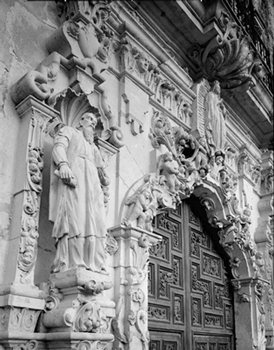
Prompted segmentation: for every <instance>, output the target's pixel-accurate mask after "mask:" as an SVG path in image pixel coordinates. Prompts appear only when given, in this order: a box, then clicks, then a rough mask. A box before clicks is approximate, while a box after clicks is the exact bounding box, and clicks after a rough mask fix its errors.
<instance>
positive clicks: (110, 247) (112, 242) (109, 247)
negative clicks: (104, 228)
mask: <svg viewBox="0 0 274 350" xmlns="http://www.w3.org/2000/svg"><path fill="white" fill-rule="evenodd" d="M118 249H119V246H118V242H117V240H116V239H115V238H114V237H111V235H110V234H107V237H106V252H107V253H108V254H109V255H114V254H115V253H116V252H117V251H118Z"/></svg>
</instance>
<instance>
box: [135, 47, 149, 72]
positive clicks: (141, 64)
mask: <svg viewBox="0 0 274 350" xmlns="http://www.w3.org/2000/svg"><path fill="white" fill-rule="evenodd" d="M136 60H137V62H136V63H137V64H136V68H137V70H138V71H139V73H140V74H142V75H143V74H145V73H146V72H147V71H148V67H149V59H148V57H147V55H146V54H145V53H143V52H140V53H139V54H138V55H137V56H136Z"/></svg>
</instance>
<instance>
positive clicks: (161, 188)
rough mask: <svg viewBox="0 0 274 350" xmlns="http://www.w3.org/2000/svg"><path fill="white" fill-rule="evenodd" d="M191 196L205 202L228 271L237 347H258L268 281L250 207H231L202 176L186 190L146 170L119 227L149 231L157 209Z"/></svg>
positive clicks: (131, 191)
mask: <svg viewBox="0 0 274 350" xmlns="http://www.w3.org/2000/svg"><path fill="white" fill-rule="evenodd" d="M163 156H165V155H163ZM173 161H174V160H173ZM170 162H172V161H170ZM174 188H175V187H174ZM147 192H148V195H146V194H147ZM191 198H194V199H195V200H196V202H197V201H199V205H200V208H201V206H202V207H204V211H203V212H204V218H205V221H206V222H207V225H209V226H211V227H212V230H213V232H214V235H215V239H216V238H217V240H218V244H219V246H221V250H222V252H223V257H224V258H225V260H226V265H227V266H228V268H229V271H231V278H232V280H231V283H232V287H233V289H234V309H235V333H236V334H235V336H236V338H237V344H238V347H237V349H240V350H244V349H246V348H250V349H251V348H252V347H255V348H256V346H258V345H257V344H260V343H261V341H262V339H265V326H264V321H263V320H264V318H265V316H264V313H265V310H264V305H263V298H264V294H265V293H264V288H265V286H267V284H268V283H267V281H266V280H264V279H262V275H261V274H260V271H259V268H258V266H259V265H258V263H257V260H256V259H257V248H256V246H255V243H254V241H253V239H252V238H251V236H250V232H249V223H250V217H249V216H250V213H251V212H250V211H249V210H248V207H247V208H245V209H244V210H243V212H241V211H237V210H235V207H234V206H233V203H232V202H233V199H232V200H231V199H230V200H228V199H227V197H226V196H225V193H224V192H223V189H222V187H221V186H219V185H217V184H216V183H214V182H211V181H209V180H206V179H204V180H203V181H201V182H200V183H199V184H195V185H194V186H193V187H192V190H191V191H189V193H188V194H186V192H185V193H184V194H183V195H182V193H180V191H178V192H176V191H175V192H172V191H171V190H170V186H169V185H168V179H167V178H163V175H162V174H161V171H160V172H158V173H157V174H148V175H146V176H144V177H143V178H142V179H139V180H138V181H137V182H136V183H135V184H134V185H133V186H132V187H131V188H130V189H129V191H128V193H127V196H126V198H125V199H124V201H123V208H122V209H121V219H122V220H121V225H122V226H121V227H125V229H130V228H132V229H137V230H144V231H152V230H153V226H152V220H153V218H154V217H155V216H156V215H158V214H160V213H163V212H166V211H170V210H171V209H173V210H174V209H176V206H177V205H178V204H179V203H180V201H182V200H191ZM126 207H127V208H126ZM201 212H202V211H201ZM134 226H137V227H136V228H134ZM148 234H149V232H148ZM252 315H256V320H257V322H253V321H251V320H252Z"/></svg>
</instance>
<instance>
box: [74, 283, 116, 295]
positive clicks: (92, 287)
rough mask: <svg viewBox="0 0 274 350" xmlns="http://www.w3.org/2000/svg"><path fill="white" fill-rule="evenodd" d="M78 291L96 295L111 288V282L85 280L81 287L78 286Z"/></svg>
mask: <svg viewBox="0 0 274 350" xmlns="http://www.w3.org/2000/svg"><path fill="white" fill-rule="evenodd" d="M78 288H79V290H80V291H82V292H85V293H87V294H91V295H97V294H100V293H102V292H103V291H104V290H108V289H110V288H112V283H111V282H97V281H95V280H91V281H89V282H87V283H86V284H85V285H84V286H83V287H78Z"/></svg>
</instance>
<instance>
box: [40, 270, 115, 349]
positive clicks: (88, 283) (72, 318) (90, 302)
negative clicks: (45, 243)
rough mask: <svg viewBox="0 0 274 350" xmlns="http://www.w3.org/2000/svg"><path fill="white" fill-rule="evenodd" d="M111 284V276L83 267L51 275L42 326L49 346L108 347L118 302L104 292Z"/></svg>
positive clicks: (72, 347) (64, 347) (54, 347)
mask: <svg viewBox="0 0 274 350" xmlns="http://www.w3.org/2000/svg"><path fill="white" fill-rule="evenodd" d="M111 287H112V283H111V281H110V278H109V276H108V275H106V274H105V275H103V274H101V273H97V272H93V271H88V270H86V269H84V268H75V269H71V270H68V271H64V272H59V273H54V274H52V275H51V276H50V282H49V283H48V285H47V288H48V291H47V292H48V296H47V297H46V307H45V309H46V312H45V314H44V315H43V317H42V320H41V325H40V326H41V330H42V331H44V332H45V333H47V334H46V339H47V346H48V349H60V350H61V349H75V350H76V349H82V348H83V349H90V350H92V349H97V346H98V344H100V346H101V344H102V348H104V349H105V348H107V344H108V343H110V342H112V341H113V340H114V336H113V334H112V333H111V321H112V319H113V317H114V316H115V303H114V302H113V301H112V300H110V299H109V298H107V297H106V295H105V291H106V290H108V289H110V288H111ZM104 344H106V346H105V345H104ZM104 346H105V347H104Z"/></svg>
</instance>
